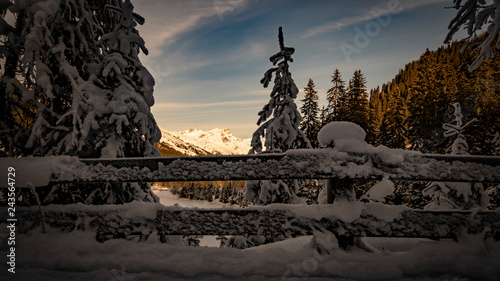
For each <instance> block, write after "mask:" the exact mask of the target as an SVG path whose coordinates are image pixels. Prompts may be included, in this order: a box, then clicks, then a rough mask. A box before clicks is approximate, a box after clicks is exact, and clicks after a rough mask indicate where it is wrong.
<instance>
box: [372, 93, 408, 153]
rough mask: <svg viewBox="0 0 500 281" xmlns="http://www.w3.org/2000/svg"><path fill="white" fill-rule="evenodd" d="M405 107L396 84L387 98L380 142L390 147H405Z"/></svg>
mask: <svg viewBox="0 0 500 281" xmlns="http://www.w3.org/2000/svg"><path fill="white" fill-rule="evenodd" d="M407 115H408V114H407V109H406V104H405V101H404V99H403V97H402V94H401V91H400V90H399V88H398V87H397V86H396V89H394V90H393V91H392V95H391V96H390V98H389V104H388V110H387V112H386V113H385V114H384V117H383V121H382V125H381V128H380V136H379V139H380V143H383V144H385V145H386V146H388V147H390V148H406V145H407V143H408V138H407V137H406V136H407V134H408V129H407V126H406V118H407Z"/></svg>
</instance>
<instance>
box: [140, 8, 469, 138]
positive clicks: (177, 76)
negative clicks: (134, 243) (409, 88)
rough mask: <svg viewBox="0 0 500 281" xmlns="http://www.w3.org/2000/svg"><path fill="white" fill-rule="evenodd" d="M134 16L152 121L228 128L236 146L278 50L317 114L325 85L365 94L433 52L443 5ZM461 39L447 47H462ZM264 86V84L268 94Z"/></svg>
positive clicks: (443, 28) (152, 11)
mask: <svg viewBox="0 0 500 281" xmlns="http://www.w3.org/2000/svg"><path fill="white" fill-rule="evenodd" d="M132 3H133V4H134V6H135V12H136V13H138V14H140V15H142V16H143V17H145V18H146V23H145V24H144V25H142V26H138V30H139V33H140V35H141V36H142V37H143V38H144V40H145V41H146V47H147V48H148V49H149V54H148V55H147V56H146V55H141V60H142V63H143V64H144V65H145V66H146V67H147V68H148V70H149V71H150V72H151V74H153V76H154V77H155V80H156V85H155V91H154V96H155V100H156V103H155V105H154V106H153V107H152V112H153V114H154V116H155V119H156V121H157V123H158V125H159V126H160V127H162V128H164V129H166V130H169V131H174V132H179V131H184V130H188V129H190V128H197V129H202V130H210V129H214V128H229V129H230V130H231V131H232V132H233V134H234V135H235V136H237V137H240V138H250V137H251V136H252V134H253V132H254V131H255V130H256V129H257V125H256V122H257V119H258V115H257V114H258V112H259V111H260V110H261V109H262V107H263V106H264V105H265V104H266V103H267V102H268V100H269V94H270V93H271V89H270V88H264V87H263V86H262V85H261V84H260V79H262V77H263V75H264V73H265V72H266V71H267V70H268V69H269V68H271V67H272V64H271V62H270V61H269V57H271V56H272V55H273V54H275V53H276V52H278V51H279V45H278V27H279V26H282V27H283V32H284V37H285V46H288V47H293V48H295V53H294V55H293V56H292V57H293V59H294V61H293V62H292V63H291V64H290V68H289V69H290V72H291V73H292V77H293V79H294V81H295V84H296V85H297V87H298V88H299V89H300V90H301V91H300V93H299V98H298V99H297V100H296V103H297V105H298V107H300V106H301V105H302V103H301V102H300V99H303V98H304V92H303V89H304V87H306V85H307V83H308V80H309V79H313V81H314V83H315V89H316V90H317V91H318V95H319V103H320V106H322V105H325V104H326V91H327V90H328V89H329V88H331V86H332V83H331V76H332V73H333V71H334V70H335V69H339V70H340V72H341V74H342V78H343V80H345V81H348V80H349V79H350V78H351V77H352V75H353V73H354V71H355V70H357V69H360V70H361V72H362V73H363V74H364V75H365V77H366V80H367V88H368V90H370V89H372V88H374V87H376V86H378V85H382V84H383V83H386V82H388V81H390V80H391V79H392V78H394V76H395V75H396V74H397V72H398V70H399V69H400V68H403V67H404V66H405V64H406V63H409V62H411V61H413V60H417V59H418V58H419V57H420V55H421V54H422V53H423V52H424V51H425V50H426V48H429V49H430V50H434V49H437V48H438V47H439V46H441V45H442V43H443V40H444V38H445V35H446V34H447V31H448V29H447V27H448V23H449V22H450V20H451V19H452V18H453V17H454V15H455V13H456V11H455V10H454V9H445V7H449V6H452V4H453V1H452V0H418V1H417V0H413V1H412V0H369V1H367V0H364V1H361V0H310V1H304V0H273V1H269V0H267V1H264V0H140V1H132ZM463 37H465V33H462V34H458V35H457V36H456V37H455V39H462V38H463ZM269 87H272V84H271V85H270V86H269Z"/></svg>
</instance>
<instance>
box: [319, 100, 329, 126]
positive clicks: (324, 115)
mask: <svg viewBox="0 0 500 281" xmlns="http://www.w3.org/2000/svg"><path fill="white" fill-rule="evenodd" d="M328 115H329V114H328V108H327V107H325V106H324V105H323V107H321V111H320V115H319V121H320V128H323V126H325V125H326V124H328Z"/></svg>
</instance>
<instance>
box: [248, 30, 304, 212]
mask: <svg viewBox="0 0 500 281" xmlns="http://www.w3.org/2000/svg"><path fill="white" fill-rule="evenodd" d="M278 41H279V47H280V51H279V52H278V53H276V54H275V55H273V56H272V57H271V58H270V61H271V62H272V63H273V65H275V66H276V65H277V67H273V68H271V69H269V70H268V71H267V72H266V73H265V74H264V78H263V79H262V80H261V81H260V82H261V84H263V85H264V87H265V88H267V86H268V85H269V83H270V82H271V80H272V76H273V74H274V75H275V78H274V87H273V90H272V91H271V99H270V100H269V102H268V103H267V104H266V105H265V106H264V108H263V109H262V110H261V111H260V112H259V114H258V115H259V120H258V121H257V125H259V128H258V129H257V130H256V131H255V133H254V134H253V137H252V141H251V149H250V152H249V154H255V153H261V152H263V147H262V140H261V138H264V139H265V142H264V146H265V147H266V151H267V152H272V151H286V150H288V149H296V148H311V143H310V142H309V140H308V139H307V136H306V135H305V134H304V132H302V131H301V130H300V129H299V126H300V122H301V121H302V117H301V116H300V113H299V111H298V110H297V105H296V104H295V102H294V99H296V98H297V94H298V92H299V90H298V89H297V86H296V85H295V82H294V81H293V79H292V75H291V73H290V72H289V70H288V68H289V65H288V63H289V62H293V60H292V54H293V53H294V52H295V49H294V48H290V47H285V45H284V39H283V31H282V28H281V27H280V28H279V31H278ZM271 116H272V117H271ZM270 117H271V118H270ZM269 118H270V119H269ZM268 119H269V120H268ZM245 187H246V193H245V195H246V198H247V200H249V201H250V202H253V203H255V204H268V203H293V202H301V201H300V200H298V198H297V197H296V195H295V194H296V192H297V190H298V188H299V187H298V184H297V182H296V181H292V182H288V183H286V182H284V181H281V180H277V181H247V182H246V183H245Z"/></svg>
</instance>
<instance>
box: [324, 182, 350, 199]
mask: <svg viewBox="0 0 500 281" xmlns="http://www.w3.org/2000/svg"><path fill="white" fill-rule="evenodd" d="M353 183H354V181H353V180H352V179H329V180H327V184H326V202H327V204H333V202H334V201H336V200H347V201H355V200H356V197H355V194H354V187H353Z"/></svg>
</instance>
